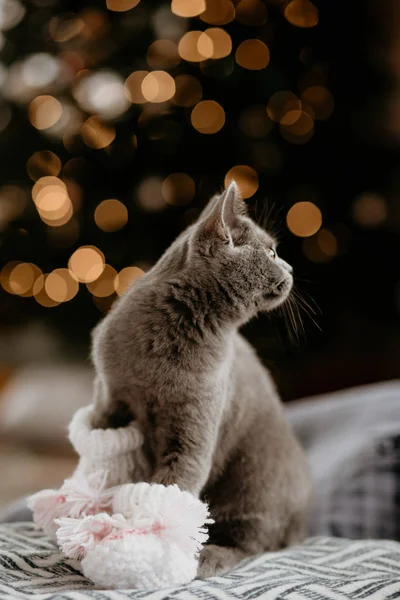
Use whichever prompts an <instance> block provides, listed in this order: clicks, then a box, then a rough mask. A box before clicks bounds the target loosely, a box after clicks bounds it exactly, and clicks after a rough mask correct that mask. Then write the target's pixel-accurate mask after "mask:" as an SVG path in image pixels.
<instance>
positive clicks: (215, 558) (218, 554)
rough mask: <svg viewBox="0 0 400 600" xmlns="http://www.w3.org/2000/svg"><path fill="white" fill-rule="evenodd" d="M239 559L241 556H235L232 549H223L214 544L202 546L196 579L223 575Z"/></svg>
mask: <svg viewBox="0 0 400 600" xmlns="http://www.w3.org/2000/svg"><path fill="white" fill-rule="evenodd" d="M240 558H243V556H241V557H238V556H236V553H235V551H234V549H233V548H224V547H223V546H216V545H214V544H210V545H208V546H204V548H203V550H202V551H201V553H200V558H199V567H198V569H197V575H196V579H207V577H215V576H217V575H223V574H224V573H227V572H228V571H230V570H231V569H232V567H234V565H235V564H236V563H237V562H239V560H240Z"/></svg>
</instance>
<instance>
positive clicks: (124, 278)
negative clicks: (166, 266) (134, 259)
mask: <svg viewBox="0 0 400 600" xmlns="http://www.w3.org/2000/svg"><path fill="white" fill-rule="evenodd" d="M144 274H145V273H144V271H143V270H142V269H139V267H125V269H122V271H120V272H119V273H118V275H117V277H116V279H115V291H116V292H117V294H118V296H122V295H123V294H125V292H126V291H127V289H128V288H129V287H130V286H131V285H132V284H133V283H134V282H135V281H137V280H138V279H140V278H141V277H143V275H144Z"/></svg>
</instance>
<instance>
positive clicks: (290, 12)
mask: <svg viewBox="0 0 400 600" xmlns="http://www.w3.org/2000/svg"><path fill="white" fill-rule="evenodd" d="M283 14H284V15H285V18H286V19H287V20H288V21H289V23H291V24H292V25H295V26H296V27H315V25H318V20H319V15H318V8H317V7H316V6H315V4H313V3H312V2H310V0H291V2H289V4H288V5H287V6H286V7H285V10H284V13H283Z"/></svg>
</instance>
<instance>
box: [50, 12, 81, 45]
mask: <svg viewBox="0 0 400 600" xmlns="http://www.w3.org/2000/svg"><path fill="white" fill-rule="evenodd" d="M84 28H85V23H84V22H83V20H82V19H80V18H79V17H74V16H71V15H68V16H56V17H53V18H52V19H51V21H50V22H49V33H50V37H51V38H52V40H54V41H55V42H58V43H59V44H62V43H64V42H69V41H70V40H72V39H73V38H76V37H77V36H78V35H79V34H80V33H82V32H83V30H84Z"/></svg>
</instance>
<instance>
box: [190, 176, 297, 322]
mask: <svg viewBox="0 0 400 600" xmlns="http://www.w3.org/2000/svg"><path fill="white" fill-rule="evenodd" d="M190 245H191V258H192V260H193V261H194V264H193V263H192V264H193V266H195V268H197V269H200V270H204V269H206V270H208V271H209V272H210V273H211V272H212V273H213V274H214V276H215V278H216V279H217V280H218V282H219V283H220V284H221V286H222V288H223V290H225V292H226V293H228V294H229V295H230V296H231V299H232V302H233V303H234V304H235V305H236V306H237V308H238V309H239V310H242V312H243V317H244V318H245V319H246V318H249V317H250V316H252V315H254V314H255V313H257V312H259V311H270V310H272V309H274V308H276V307H277V306H279V305H280V304H282V303H283V302H284V301H285V300H286V299H287V298H288V296H289V294H290V291H291V289H292V285H293V277H292V267H291V266H290V265H289V264H288V263H287V262H285V261H284V260H282V259H281V258H280V257H279V256H278V254H277V250H276V243H275V240H274V239H273V237H272V236H271V235H269V234H268V233H266V232H265V231H264V230H263V229H261V227H259V226H258V225H257V224H256V223H254V221H252V220H251V219H250V217H249V216H248V213H247V207H246V204H245V202H244V201H243V200H242V198H241V196H240V192H239V189H238V186H237V185H236V183H235V182H232V183H231V184H230V185H229V187H228V188H227V189H226V190H225V191H224V192H223V193H222V194H221V195H218V196H214V198H212V199H211V200H210V202H209V203H208V205H207V206H206V208H205V209H204V210H203V213H202V214H201V215H200V217H199V219H198V221H197V223H196V224H195V225H194V227H193V229H192V235H191V244H190ZM223 290H222V291H223Z"/></svg>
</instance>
